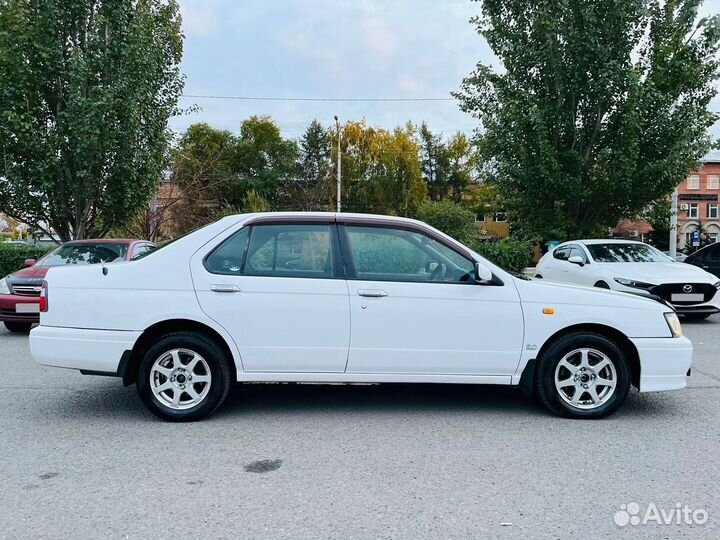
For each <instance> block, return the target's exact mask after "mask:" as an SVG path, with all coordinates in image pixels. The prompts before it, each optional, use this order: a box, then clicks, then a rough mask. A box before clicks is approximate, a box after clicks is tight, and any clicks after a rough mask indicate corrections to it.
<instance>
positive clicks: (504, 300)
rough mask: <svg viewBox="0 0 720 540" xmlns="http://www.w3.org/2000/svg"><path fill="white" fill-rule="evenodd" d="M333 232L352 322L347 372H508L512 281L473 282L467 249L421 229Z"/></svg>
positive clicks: (514, 309) (517, 315)
mask: <svg viewBox="0 0 720 540" xmlns="http://www.w3.org/2000/svg"><path fill="white" fill-rule="evenodd" d="M338 219H341V218H340V217H338ZM340 229H341V241H342V243H343V253H344V255H345V260H346V263H347V265H348V270H347V271H348V287H349V292H350V306H351V319H352V332H351V340H350V355H349V360H348V368H347V372H348V373H384V374H392V373H397V374H416V375H425V374H433V375H438V374H447V375H485V376H498V377H500V376H510V375H512V374H513V373H514V372H515V369H516V367H517V364H518V361H519V358H520V352H521V348H522V343H523V316H522V312H521V308H520V300H519V297H518V293H517V290H516V288H515V287H514V285H513V284H512V283H505V284H502V283H501V282H498V284H496V285H487V286H485V285H479V284H477V283H475V277H474V262H473V261H472V260H471V259H470V258H469V256H468V254H461V253H459V252H458V251H455V250H454V249H453V248H451V247H449V246H448V245H446V244H443V243H442V242H441V241H440V240H438V239H437V238H435V237H431V236H429V235H427V234H425V233H423V232H422V230H413V229H412V228H411V229H407V228H403V226H402V225H393V224H388V225H382V226H379V225H364V224H354V223H352V222H348V223H346V225H345V226H344V227H340ZM498 382H501V381H498Z"/></svg>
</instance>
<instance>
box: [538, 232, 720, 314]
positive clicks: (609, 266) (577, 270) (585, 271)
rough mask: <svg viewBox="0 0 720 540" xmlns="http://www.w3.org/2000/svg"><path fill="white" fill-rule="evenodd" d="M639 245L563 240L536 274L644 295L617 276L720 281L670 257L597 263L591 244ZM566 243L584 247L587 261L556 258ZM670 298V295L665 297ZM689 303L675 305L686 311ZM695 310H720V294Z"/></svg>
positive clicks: (667, 281)
mask: <svg viewBox="0 0 720 540" xmlns="http://www.w3.org/2000/svg"><path fill="white" fill-rule="evenodd" d="M606 243H607V244H640V242H633V241H629V240H610V239H608V240H575V241H570V242H564V243H562V244H560V245H558V246H557V247H555V249H553V250H552V251H550V252H548V253H546V254H545V255H544V256H543V257H542V258H541V259H540V261H539V262H538V264H537V266H536V269H535V275H541V276H542V278H543V279H544V280H547V281H554V282H559V283H571V284H575V285H583V286H586V287H594V286H595V284H596V283H598V282H603V283H606V284H607V285H608V286H609V287H610V289H612V290H615V291H621V292H627V293H634V294H642V293H643V291H642V290H641V289H638V288H634V287H628V286H626V285H623V284H621V283H618V282H617V281H616V278H621V279H629V280H636V281H641V282H644V283H650V284H653V285H663V284H676V285H684V284H703V285H714V284H716V283H718V278H717V276H715V275H713V274H711V273H709V272H706V271H705V270H703V269H702V268H699V267H697V266H694V265H691V264H685V263H681V262H676V261H673V260H672V259H670V258H667V259H668V260H667V261H664V262H598V261H596V260H594V259H593V257H592V253H591V251H590V250H589V249H588V246H589V245H593V244H606ZM565 246H577V247H578V249H580V250H582V252H583V254H584V256H585V257H586V258H587V260H588V264H585V265H584V266H580V265H577V264H574V263H571V262H568V261H566V260H560V259H557V258H555V253H556V252H557V250H559V249H561V248H563V247H565ZM666 300H668V301H670V300H671V298H666ZM686 307H687V306H683V305H675V308H676V309H677V310H678V311H679V312H680V313H683V311H684V308H686ZM692 309H693V310H698V309H702V310H707V312H708V313H714V312H718V311H720V293H717V294H715V295H714V296H713V298H712V299H710V300H709V301H702V302H698V303H696V304H693V305H692Z"/></svg>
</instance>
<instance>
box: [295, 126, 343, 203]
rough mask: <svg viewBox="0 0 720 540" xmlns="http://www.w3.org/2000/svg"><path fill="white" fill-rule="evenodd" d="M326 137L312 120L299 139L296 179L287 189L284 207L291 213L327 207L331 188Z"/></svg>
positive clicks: (328, 143)
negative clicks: (289, 209) (287, 197)
mask: <svg viewBox="0 0 720 540" xmlns="http://www.w3.org/2000/svg"><path fill="white" fill-rule="evenodd" d="M331 156H332V149H331V148H330V134H329V133H328V130H327V129H326V128H324V127H323V126H322V125H321V124H320V122H318V121H317V120H313V121H312V122H311V123H310V125H309V126H308V127H307V129H306V130H305V133H303V136H302V137H301V138H300V158H299V161H298V169H299V172H298V177H297V179H296V181H294V182H291V184H290V185H289V186H288V194H289V200H288V205H289V206H291V207H292V208H293V209H295V210H324V209H327V208H329V207H330V203H331V198H332V187H331V186H330V180H331V176H332V177H334V174H333V172H332V162H331Z"/></svg>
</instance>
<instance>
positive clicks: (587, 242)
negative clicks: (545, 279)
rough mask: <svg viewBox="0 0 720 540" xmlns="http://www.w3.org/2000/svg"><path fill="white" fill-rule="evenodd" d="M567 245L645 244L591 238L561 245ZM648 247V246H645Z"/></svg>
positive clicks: (614, 239) (615, 239)
mask: <svg viewBox="0 0 720 540" xmlns="http://www.w3.org/2000/svg"><path fill="white" fill-rule="evenodd" d="M566 244H585V245H593V244H643V242H638V241H637V240H620V239H617V238H589V239H584V240H569V241H567V242H563V243H562V244H560V245H561V246H564V245H566ZM643 245H647V244H643ZM558 247H559V246H558Z"/></svg>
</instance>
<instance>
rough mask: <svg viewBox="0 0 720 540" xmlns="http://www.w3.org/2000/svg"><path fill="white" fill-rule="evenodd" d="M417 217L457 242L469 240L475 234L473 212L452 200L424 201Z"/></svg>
mask: <svg viewBox="0 0 720 540" xmlns="http://www.w3.org/2000/svg"><path fill="white" fill-rule="evenodd" d="M417 217H418V219H419V220H420V221H424V222H425V223H427V224H428V225H432V226H433V227H435V228H436V229H438V230H441V231H442V232H444V233H445V234H448V235H450V236H452V237H453V238H455V239H456V240H458V241H459V242H464V243H466V242H470V241H471V240H472V239H473V238H475V236H476V234H477V230H476V227H475V214H473V213H472V212H471V211H470V210H468V209H467V208H464V207H462V206H460V205H459V204H456V203H454V202H452V201H440V202H430V201H428V202H425V203H423V204H422V206H420V208H419V209H418V213H417Z"/></svg>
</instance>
